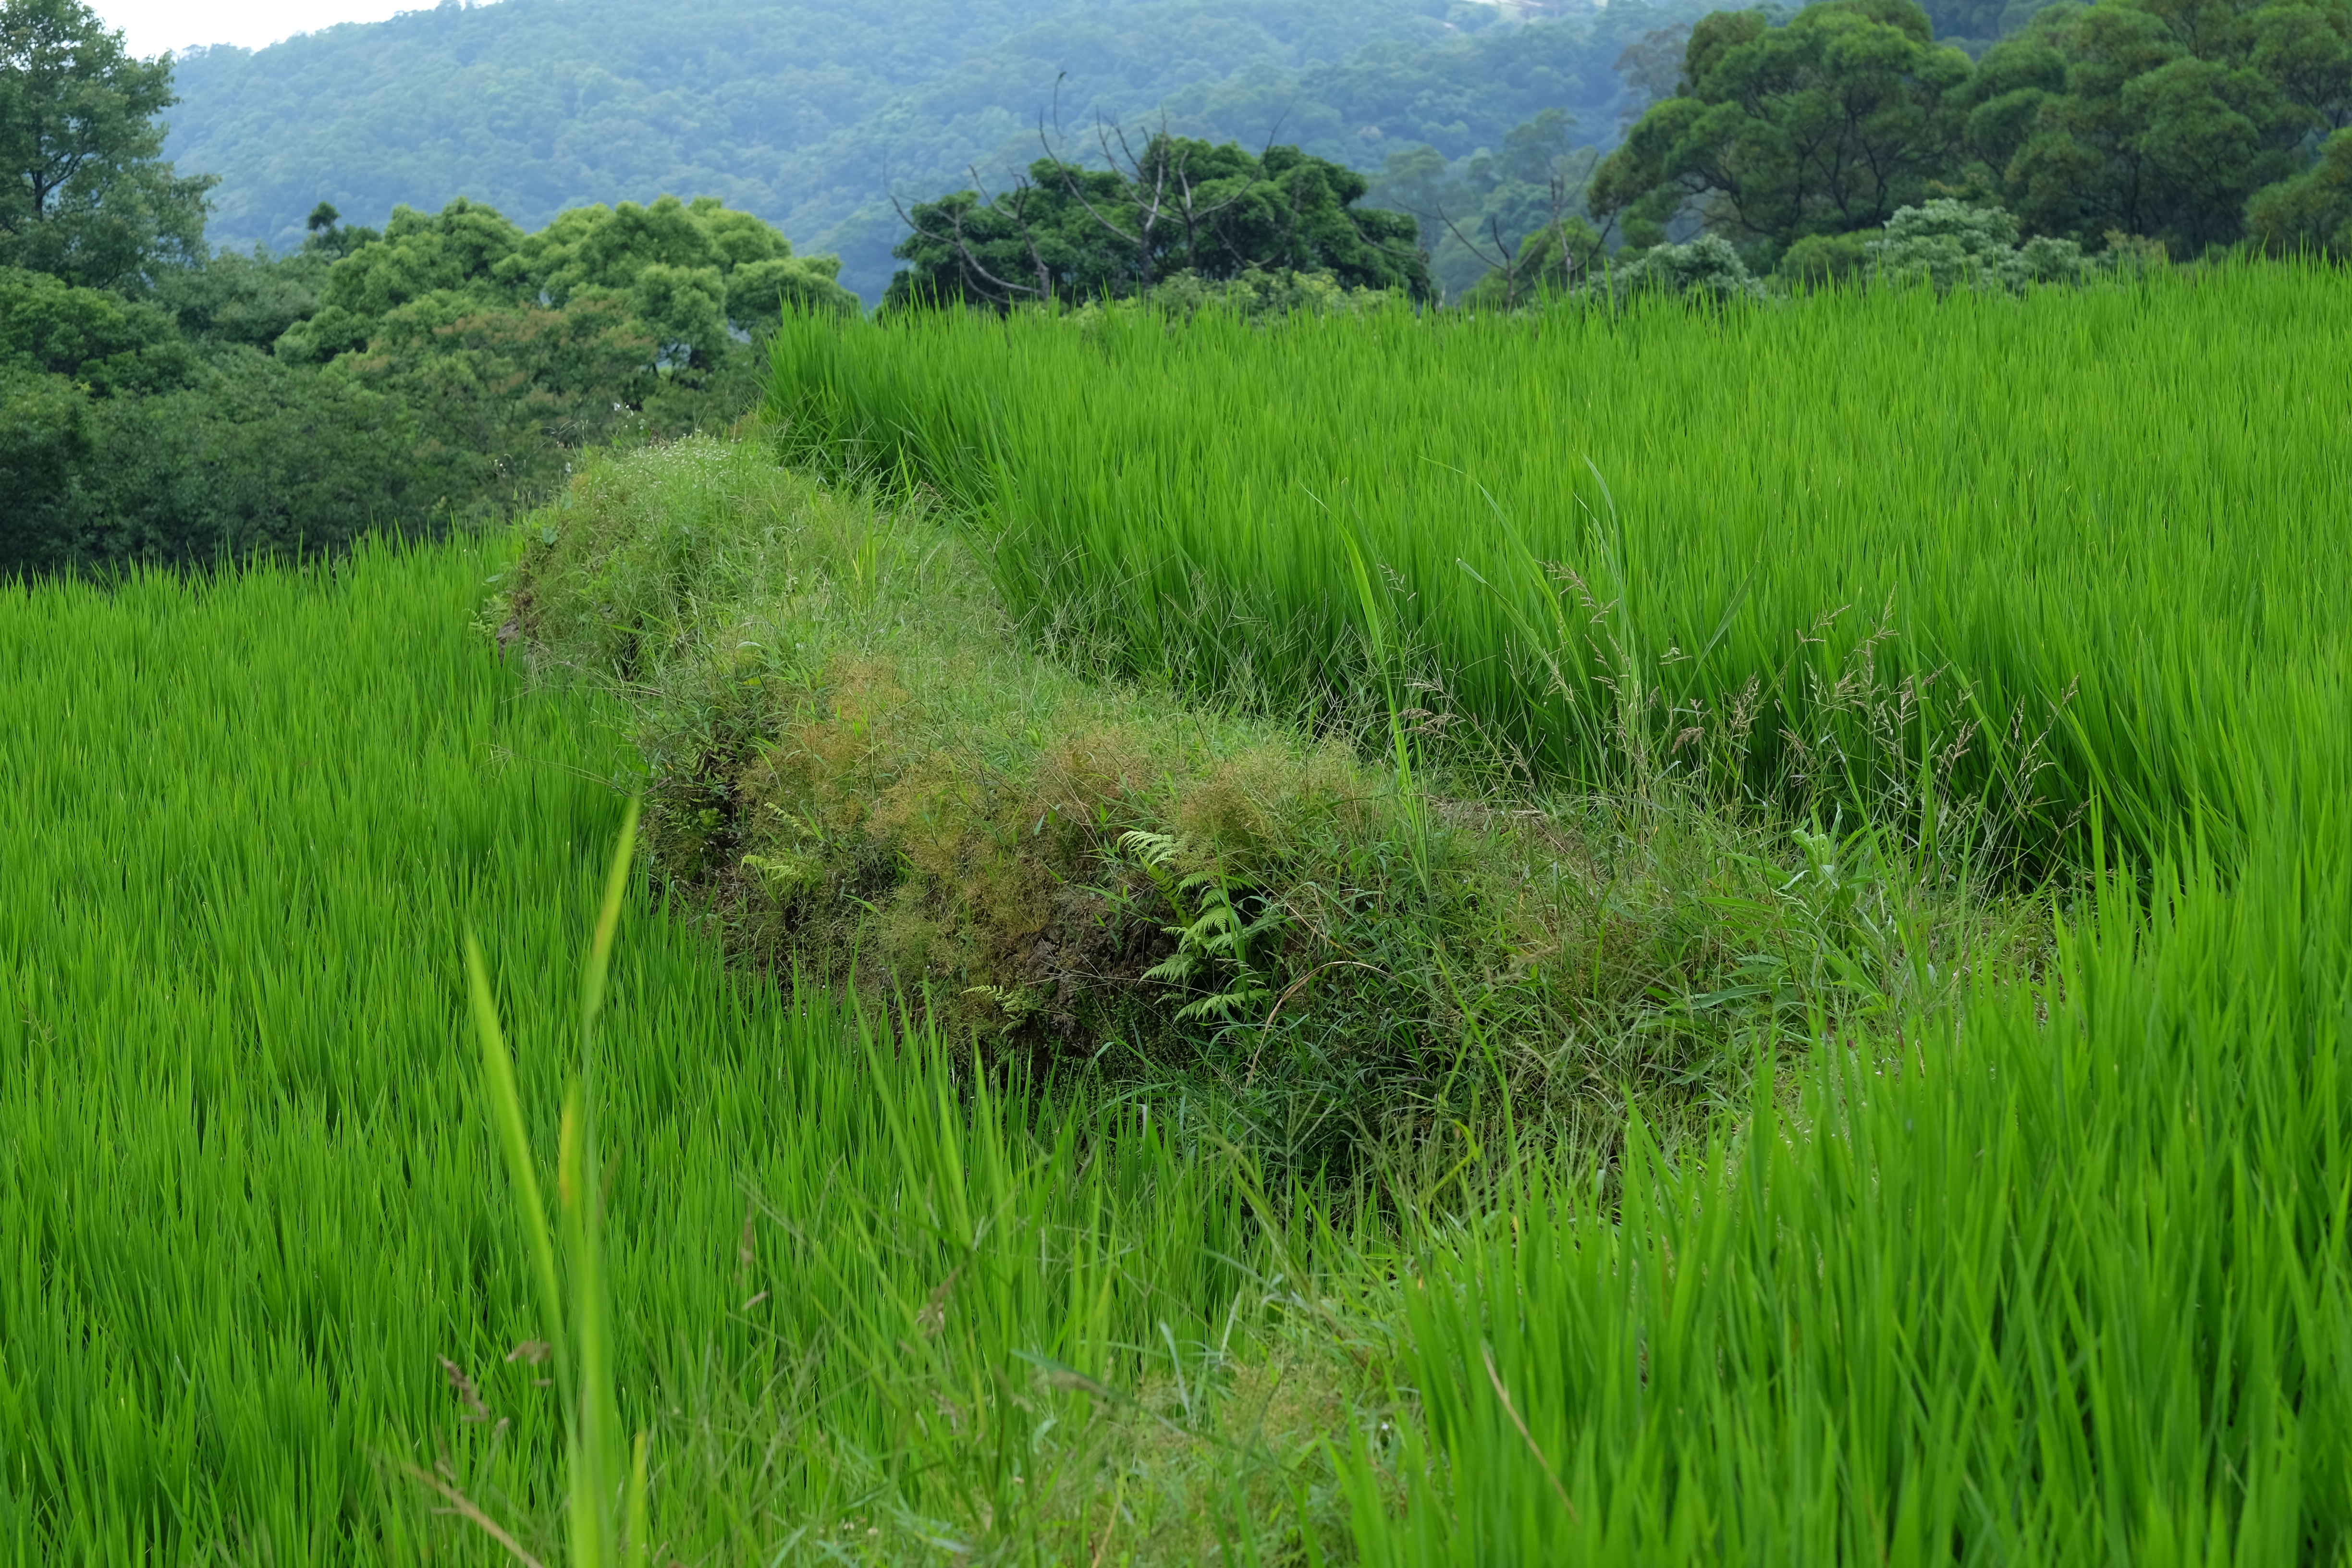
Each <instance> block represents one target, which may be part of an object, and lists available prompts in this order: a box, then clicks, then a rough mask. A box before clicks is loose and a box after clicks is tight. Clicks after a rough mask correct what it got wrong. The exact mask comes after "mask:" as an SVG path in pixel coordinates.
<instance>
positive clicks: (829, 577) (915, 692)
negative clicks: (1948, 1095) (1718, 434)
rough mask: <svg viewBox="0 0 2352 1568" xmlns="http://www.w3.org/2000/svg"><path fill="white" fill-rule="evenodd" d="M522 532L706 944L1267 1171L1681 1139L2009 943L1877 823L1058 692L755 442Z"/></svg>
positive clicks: (537, 650) (984, 613)
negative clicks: (1776, 1065)
mask: <svg viewBox="0 0 2352 1568" xmlns="http://www.w3.org/2000/svg"><path fill="white" fill-rule="evenodd" d="M530 531H531V532H530V545H529V547H528V549H527V551H526V552H525V555H524V557H523V560H522V562H521V563H520V569H519V571H518V574H517V578H516V585H515V587H514V589H513V592H512V595H511V596H510V603H509V607H510V608H511V610H512V611H513V614H514V623H515V630H516V631H518V632H519V633H520V634H521V635H522V636H523V637H524V638H525V641H524V642H523V643H521V644H520V645H519V646H521V647H525V648H527V649H529V650H530V656H531V657H532V658H534V659H536V660H538V661H539V662H540V663H541V664H542V665H543V666H545V667H548V668H551V670H553V669H562V670H565V671H570V672H574V673H577V672H585V673H587V674H588V676H589V677H590V679H593V680H596V681H599V682H601V683H603V684H605V685H607V686H608V687H610V688H611V689H613V690H614V693H615V695H616V697H617V698H618V699H619V700H620V702H621V704H622V705H623V706H624V707H625V709H626V710H627V711H628V712H629V713H630V715H631V723H632V728H633V731H634V737H635V741H636V743H637V748H638V751H639V752H640V754H641V755H642V756H644V758H645V759H646V764H647V767H648V770H649V772H650V773H651V775H652V789H653V795H652V810H651V813H650V818H649V821H650V826H649V831H648V836H647V837H648V842H649V845H650V847H651V861H652V865H653V867H654V869H655V871H656V874H657V875H659V876H662V877H664V878H665V879H667V880H668V881H669V882H671V883H672V884H673V885H675V886H677V888H678V889H680V890H681V891H682V893H683V894H684V895H685V898H686V901H687V902H688V905H689V906H690V907H692V908H695V909H697V910H701V911H704V912H705V918H706V919H707V920H708V921H709V923H710V924H711V926H712V927H713V929H715V930H716V931H718V932H719V933H720V935H721V937H722V939H723V941H724V942H726V943H727V945H728V946H729V947H730V949H731V950H733V951H734V952H737V953H739V954H740V955H742V956H744V957H747V958H748V959H750V960H751V961H752V962H753V963H757V964H760V965H761V966H763V967H766V968H768V969H770V970H772V972H774V973H778V974H780V975H787V976H788V975H790V974H792V973H796V972H797V973H805V974H808V975H810V976H812V977H814V978H818V979H821V980H822V981H824V983H825V984H827V985H828V986H829V987H830V988H832V989H835V990H839V989H842V988H844V987H845V986H848V985H850V984H852V983H853V982H854V983H855V984H856V988H857V989H859V990H860V991H861V992H862V993H863V994H865V995H866V996H867V997H868V999H869V1000H870V1002H871V1003H872V1004H873V1005H876V1006H877V1007H889V1006H904V1007H906V1008H910V1009H912V1010H913V1011H916V1012H919V1013H922V1014H924V1015H925V1016H931V1017H934V1018H936V1019H938V1020H940V1023H941V1025H942V1026H944V1027H945V1028H947V1029H948V1030H949V1032H950V1033H951V1034H952V1035H954V1036H955V1037H959V1038H963V1037H971V1038H972V1039H973V1040H974V1042H975V1046H976V1048H979V1049H981V1050H982V1051H983V1052H984V1054H986V1055H988V1056H990V1057H992V1058H1002V1057H1004V1056H1006V1055H1008V1054H1010V1055H1012V1056H1014V1057H1016V1058H1021V1059H1023V1060H1027V1061H1033V1062H1036V1063H1040V1064H1053V1065H1055V1066H1056V1067H1058V1068H1060V1069H1061V1070H1062V1071H1063V1072H1064V1075H1065V1076H1068V1074H1069V1073H1070V1072H1071V1071H1073V1070H1076V1071H1081V1072H1083V1073H1085V1074H1087V1076H1089V1077H1090V1078H1091V1079H1094V1080H1095V1081H1096V1082H1097V1083H1098V1084H1102V1085H1106V1086H1117V1087H1118V1088H1120V1089H1124V1090H1125V1091H1127V1092H1129V1093H1133V1094H1136V1095H1139V1096H1143V1097H1147V1098H1151V1099H1155V1100H1160V1101H1161V1102H1163V1103H1164V1104H1166V1105H1167V1106H1168V1107H1169V1108H1170V1109H1171V1112H1172V1113H1173V1114H1175V1115H1177V1116H1179V1117H1180V1118H1186V1119H1190V1118H1194V1117H1199V1118H1204V1119H1205V1124H1206V1125H1207V1126H1208V1127H1209V1128H1211V1129H1213V1131H1214V1133H1215V1134H1216V1135H1217V1136H1220V1137H1225V1138H1231V1139H1234V1140H1235V1141H1237V1142H1240V1143H1242V1144H1243V1145H1244V1146H1245V1147H1247V1148H1248V1150H1249V1151H1250V1152H1251V1154H1252V1156H1253V1157H1254V1158H1255V1159H1257V1160H1259V1161H1261V1162H1262V1163H1264V1164H1265V1166H1266V1167H1267V1168H1268V1169H1269V1170H1279V1171H1283V1172H1288V1171H1293V1170H1306V1171H1310V1172H1311V1171H1320V1172H1322V1173H1325V1174H1326V1175H1328V1176H1331V1177H1335V1178H1337V1179H1338V1180H1339V1181H1340V1183H1341V1184H1343V1185H1344V1184H1347V1183H1348V1182H1349V1181H1351V1180H1352V1179H1353V1178H1354V1176H1355V1175H1356V1174H1357V1173H1358V1166H1359V1165H1360V1163H1361V1161H1362V1158H1363V1156H1364V1155H1365V1153H1366V1152H1367V1150H1368V1149H1371V1148H1378V1149H1381V1150H1382V1151H1384V1152H1385V1153H1386V1155H1388V1156H1396V1155H1399V1154H1402V1153H1405V1152H1412V1156H1413V1157H1414V1158H1417V1159H1423V1160H1435V1161H1437V1162H1438V1163H1439V1164H1440V1165H1445V1164H1452V1163H1455V1162H1457V1161H1459V1160H1460V1159H1461V1158H1462V1157H1463V1155H1464V1153H1465V1150H1466V1149H1467V1148H1468V1147H1469V1146H1472V1145H1475V1144H1476V1143H1477V1142H1480V1141H1481V1140H1484V1139H1486V1138H1487V1137H1488V1136H1489V1135H1490V1134H1495V1135H1499V1134H1501V1133H1503V1132H1504V1131H1505V1129H1506V1126H1507V1121H1508V1115H1507V1112H1508V1111H1513V1110H1515V1111H1516V1113H1517V1120H1518V1121H1520V1122H1521V1123H1523V1124H1526V1125H1527V1127H1528V1129H1529V1136H1530V1137H1531V1138H1533V1139H1535V1140H1536V1141H1537V1142H1541V1143H1543V1144H1546V1145H1551V1144H1554V1143H1559V1142H1569V1143H1574V1144H1576V1145H1578V1146H1580V1147H1582V1148H1585V1149H1587V1150H1601V1149H1605V1148H1608V1147H1611V1146H1612V1145H1613V1144H1614V1142H1615V1140H1616V1137H1617V1134H1618V1132H1619V1131H1621V1129H1622V1121H1623V1110H1624V1105H1623V1096H1624V1095H1626V1094H1627V1093H1631V1094H1633V1095H1635V1096H1637V1097H1639V1098H1641V1099H1642V1100H1643V1102H1644V1105H1645V1109H1646V1111H1647V1113H1648V1114H1649V1115H1650V1116H1652V1117H1653V1118H1654V1120H1656V1121H1661V1122H1664V1123H1665V1124H1667V1125H1670V1126H1672V1127H1674V1128H1675V1130H1676V1131H1689V1130H1695V1129H1696V1128H1698V1127H1700V1126H1702V1125H1703V1123H1704V1121H1705V1118H1706V1114H1708V1112H1709V1110H1710V1109H1711V1108H1712V1109H1721V1108H1722V1104H1723V1097H1724V1096H1725V1095H1726V1094H1728V1095H1729V1096H1730V1099H1731V1101H1732V1103H1733V1104H1735V1105H1737V1104H1738V1103H1744V1095H1745V1090H1744V1089H1743V1088H1742V1087H1741V1086H1742V1085H1743V1084H1744V1083H1745V1079H1746V1072H1747V1068H1748V1063H1749V1061H1750V1059H1751V1058H1752V1057H1753V1055H1754V1053H1755V1052H1756V1050H1757V1049H1758V1048H1759V1045H1760V1043H1762V1042H1763V1041H1765V1040H1767V1039H1769V1038H1774V1037H1780V1038H1783V1039H1786V1040H1790V1041H1800V1042H1801V1041H1802V1040H1803V1039H1804V1038H1806V1037H1807V1031H1808V1029H1810V1028H1816V1027H1824V1026H1836V1027H1842V1028H1846V1027H1858V1026H1862V1025H1863V1024H1864V1021H1865V1020H1867V1019H1869V1018H1872V1017H1879V1018H1882V1019H1883V1018H1885V1017H1886V1016H1891V1015H1892V1014H1893V1013H1894V1012H1895V1011H1896V1010H1899V1008H1900V1007H1901V1006H1903V1005H1906V1003H1908V1002H1912V1001H1916V1000H1927V999H1936V1000H1940V999H1941V998H1942V997H1944V996H1946V995H1947V994H1948V993H1949V991H1950V989H1951V980H1950V971H1951V969H1952V968H1953V966H1954V963H1953V955H1954V954H1956V953H1974V954H1977V955H1979V957H1982V956H1984V955H1986V954H1988V953H1990V952H2002V953H2003V954H2004V955H2005V956H2008V957H2011V958H2013V959H2019V960H2023V959H2026V958H2030V957H2031V956H2032V949H2033V943H2034V940H2035V938H2034V934H2033V933H2034V931H2035V924H2034V920H2035V911H2034V910H2033V908H2032V905H2031V904H2030V903H2017V904H2014V905H2011V906H2009V907H1995V906H1994V905H1992V904H1991V903H1990V901H1989V900H1987V899H1986V898H1985V897H1984V896H1983V894H1982V889H1979V888H1975V887H1971V886H1970V885H1969V879H1968V874H1967V873H1968V871H1969V868H1966V867H1964V866H1963V867H1958V868H1934V869H1935V870H1936V871H1937V874H1935V875H1929V876H1925V877H1923V876H1921V875H1919V874H1918V873H1919V868H1918V867H1916V866H1914V865H1912V864H1910V863H1908V861H1907V860H1899V859H1898V858H1896V854H1895V851H1894V849H1893V847H1892V846H1891V845H1886V844H1882V842H1881V841H1880V840H1878V839H1877V838H1875V837H1873V836H1870V835H1867V834H1864V835H1861V836H1858V837H1851V838H1849V839H1847V840H1846V841H1843V842H1839V841H1836V840H1832V839H1831V838H1829V837H1817V838H1815V839H1814V840H1812V841H1811V845H1810V847H1808V846H1807V845H1806V844H1805V843H1803V842H1801V841H1800V840H1798V839H1796V838H1793V837H1790V835H1789V834H1788V833H1787V832H1785V831H1783V830H1782V828H1781V826H1780V825H1779V824H1777V823H1776V822H1775V821H1773V820H1771V819H1769V818H1767V817H1765V816H1760V815H1759V816H1755V817H1753V818H1752V819H1750V820H1747V821H1738V820H1734V819H1732V818H1729V817H1727V816H1724V815H1722V814H1720V813H1714V812H1710V811H1708V810H1706V809H1705V808H1704V806H1703V804H1702V803H1701V802H1700V801H1698V800H1697V799H1696V796H1695V795H1693V793H1692V792H1691V791H1690V790H1688V789H1687V788H1685V787H1683V786H1682V785H1681V784H1679V783H1678V782H1677V781H1674V780H1672V779H1669V778H1665V777H1664V776H1659V775H1655V774H1653V775H1650V776H1645V777H1643V778H1641V779H1639V780H1636V781H1633V783H1632V784H1630V785H1629V787H1626V788H1622V789H1619V790H1614V791H1611V792H1606V793H1591V792H1577V793H1575V794H1572V795H1545V794H1540V793H1531V792H1529V791H1528V790H1527V789H1525V788H1524V787H1512V786H1511V785H1510V784H1509V783H1508V781H1507V780H1505V779H1503V778H1502V777H1501V776H1500V774H1499V773H1497V771H1496V770H1495V769H1493V768H1490V767H1481V766H1479V765H1477V760H1476V759H1474V758H1466V757H1465V756H1463V755H1462V754H1461V751H1460V748H1458V747H1457V748H1454V755H1453V756H1451V757H1449V758H1447V759H1446V760H1445V761H1444V763H1443V764H1442V765H1439V766H1436V767H1434V768H1433V767H1430V766H1426V765H1423V764H1422V763H1419V762H1418V761H1417V753H1418V752H1421V751H1422V750H1423V749H1425V748H1426V747H1427V746H1428V743H1429V737H1428V735H1427V734H1426V733H1425V732H1423V731H1427V730H1428V729H1429V728H1430V726H1428V725H1427V724H1426V723H1425V722H1424V720H1425V718H1426V715H1401V716H1399V722H1398V723H1397V724H1396V725H1395V726H1394V728H1393V729H1391V725H1390V720H1391V711H1390V710H1388V708H1387V707H1386V706H1385V704H1384V703H1383V704H1375V705H1372V706H1371V707H1370V709H1369V710H1366V711H1358V712H1352V713H1342V714H1340V715H1339V721H1338V722H1336V723H1333V724H1328V725H1326V726H1325V727H1324V731H1323V732H1322V733H1321V734H1319V735H1316V734H1309V733H1307V732H1305V731H1303V730H1302V729H1301V728H1300V727H1299V726H1297V725H1295V724H1290V723H1285V722H1281V721H1275V720H1270V719H1267V718H1264V717H1252V716H1250V715H1247V714H1244V713H1239V712H1235V711H1232V710H1228V709H1226V708H1223V707H1220V706H1217V705H1213V704H1204V703H1201V702H1197V701H1195V702H1188V701H1185V700H1181V699H1180V698H1178V697H1177V696H1175V695H1174V694H1172V693H1171V692H1169V691H1168V690H1166V689H1164V688H1162V687H1158V686H1154V685H1146V684H1139V683H1136V682H1133V681H1128V680H1121V679H1090V676H1091V675H1096V674H1098V673H1099V668H1100V666H1101V664H1102V663H1103V661H1102V659H1100V658H1097V657H1095V656H1094V655H1093V654H1092V653H1091V651H1090V650H1089V649H1088V648H1087V647H1084V646H1082V645H1081V646H1077V647H1072V646H1070V645H1068V644H1061V645H1059V646H1056V647H1051V648H1049V649H1046V650H1040V649H1038V648H1036V647H1034V646H1031V645H1030V644H1029V643H1027V642H1026V641H1024V638H1023V637H1022V636H1021V635H1020V630H1019V628H1018V627H1017V626H1015V625H1014V624H1013V622H1012V620H1011V619H1010V618H1009V617H1008V616H1007V615H1006V613H1005V611H1004V608H1003V603H1002V600H1001V598H1000V596H999V595H998V594H997V593H996V591H995V590H994V588H993V587H992V584H990V583H989V582H988V581H987V578H986V576H985V574H983V573H982V572H981V571H980V570H978V569H977V565H976V563H975V562H974V560H973V558H972V555H971V552H970V551H969V550H968V549H967V548H966V547H965V546H964V544H963V543H962V542H961V541H960V540H959V539H958V538H957V537H956V535H955V533H954V531H952V529H951V527H950V520H949V519H946V518H943V517H941V516H940V515H939V513H938V512H937V510H936V509H930V508H925V507H923V506H920V505H915V504H909V505H902V506H898V507H895V508H894V507H891V506H887V505H885V504H883V503H882V502H881V501H879V500H877V499H876V498H875V497H874V496H873V495H871V494H870V493H866V492H863V491H859V490H856V489H851V490H846V491H844V490H836V489H827V488H826V487H825V486H824V485H823V484H821V483H819V482H816V481H813V480H811V479H807V478H805V477H800V476H795V475H793V474H791V473H787V472H784V471H781V470H779V469H778V468H776V467H775V466H774V465H773V464H772V461H770V460H769V458H768V457H767V455H766V454H765V452H764V451H762V450H761V449H760V448H759V447H755V446H752V445H749V444H747V445H744V446H740V447H734V448H731V449H730V448H725V447H719V446H718V445H716V444H713V443H708V442H702V443H687V444H683V445H680V446H678V447H672V448H669V449H668V450H667V451H666V452H662V453H659V454H654V455H649V456H647V457H645V458H635V459H630V460H626V461H623V462H619V463H612V464H605V465H601V466H599V467H597V468H594V469H593V470H592V471H591V472H589V473H588V474H586V475H584V476H583V478H582V479H580V480H579V481H578V482H577V483H576V484H575V485H574V487H573V489H572V493H571V495H570V497H569V498H568V500H567V502H566V504H565V505H564V506H562V507H561V508H556V509H551V510H549V511H547V512H545V513H543V514H541V516H540V517H538V518H536V519H534V520H533V521H532V522H531V523H530ZM1400 695H1401V696H1402V695H1403V694H1402V692H1400ZM1407 700H1409V698H1408V699H1407ZM1946 871H1949V872H1950V873H1951V874H1949V875H1945V874H1942V873H1944V872H1946ZM1905 931H1907V932H1908V940H1909V942H1911V944H1912V947H1913V948H1914V949H1916V951H1917V952H1922V953H1926V954H1927V955H1928V956H1929V957H1931V958H1932V959H1933V961H1934V962H1935V963H1938V964H1940V965H1941V969H1940V971H1939V973H1937V974H1936V975H1935V976H1933V977H1931V976H1930V975H1929V974H1928V973H1927V969H1926V967H1925V966H1924V965H1923V964H1921V963H1906V962H1904V961H1903V960H1902V958H1901V957H1900V956H1899V953H1900V949H1901V946H1902V942H1904V940H1905V938H1904V937H1903V936H1901V935H1899V934H1898V933H1899V932H1905ZM2042 937H2043V939H2045V940H2046V926H2044V927H2042ZM1465 1140H1466V1142H1465ZM1374 1163H1375V1164H1376V1165H1377V1164H1379V1163H1380V1162H1379V1161H1375V1162H1374Z"/></svg>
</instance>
